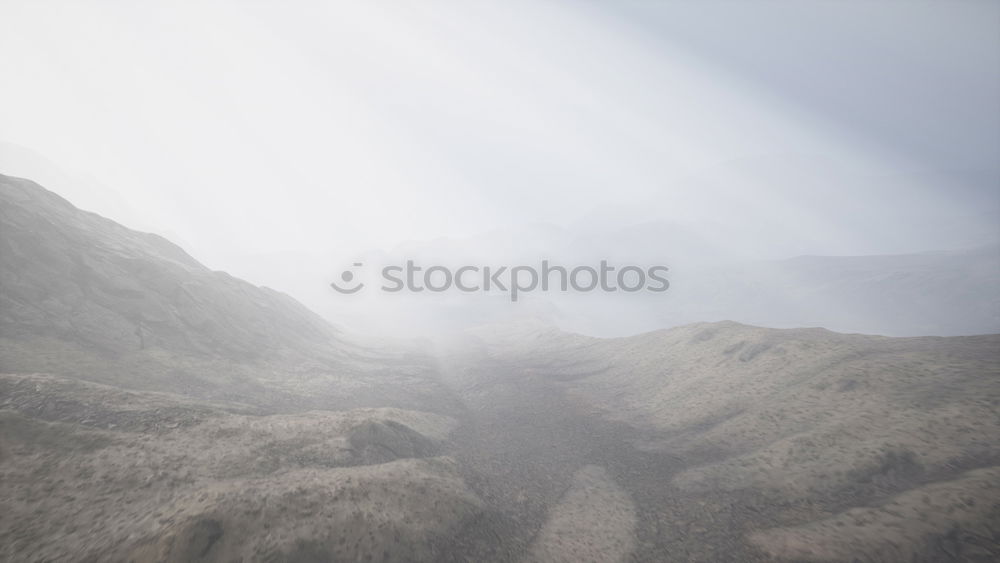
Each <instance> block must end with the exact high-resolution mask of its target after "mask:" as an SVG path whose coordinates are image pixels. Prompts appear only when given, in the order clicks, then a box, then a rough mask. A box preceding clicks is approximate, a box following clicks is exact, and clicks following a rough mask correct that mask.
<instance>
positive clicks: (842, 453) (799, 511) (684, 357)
mask: <svg viewBox="0 0 1000 563" xmlns="http://www.w3.org/2000/svg"><path fill="white" fill-rule="evenodd" d="M472 346H479V347H480V351H478V352H477V353H476V354H477V355H478V356H480V357H489V358H491V361H493V362H498V363H500V364H501V365H503V366H505V368H506V369H507V370H509V373H508V374H507V375H506V376H505V379H506V380H514V381H517V382H518V383H516V385H517V386H518V387H523V388H528V387H530V386H532V385H539V384H541V385H545V386H547V387H549V388H552V389H558V390H560V392H561V393H562V396H563V397H564V398H565V400H566V401H567V403H568V404H569V405H573V407H572V408H575V409H578V410H580V411H582V412H585V413H588V415H587V416H595V417H599V418H601V419H604V420H605V421H608V423H610V424H612V425H622V424H624V425H625V427H626V428H631V429H633V431H632V432H631V433H629V432H626V435H629V434H630V435H629V437H628V438H626V439H627V440H628V441H629V442H630V444H631V446H632V448H634V450H633V451H632V453H630V454H629V455H633V456H635V457H636V460H641V459H643V455H642V454H640V453H638V452H645V455H646V456H649V457H651V458H652V459H659V460H660V461H659V462H657V463H659V464H660V471H659V474H658V475H657V474H656V473H657V472H652V473H650V474H649V475H648V476H647V477H635V476H633V477H632V478H633V479H634V481H633V482H631V483H630V482H629V481H627V480H621V479H620V480H619V483H622V486H624V487H625V488H626V489H630V488H632V490H631V491H630V492H631V493H632V495H633V498H636V499H637V500H638V499H643V498H644V497H648V496H650V495H663V496H666V497H669V498H673V499H693V500H691V502H698V503H707V504H703V506H712V505H713V503H723V504H716V505H715V508H714V509H712V510H714V511H718V512H715V513H712V514H709V515H707V522H708V524H699V526H701V529H702V530H704V533H705V534H708V536H705V537H703V538H702V539H703V540H705V541H707V538H708V537H711V534H713V532H712V529H713V526H718V525H720V524H721V523H722V522H724V521H725V519H731V518H733V517H734V516H736V515H738V514H740V513H742V515H741V516H739V517H737V519H736V521H735V522H728V523H727V524H726V525H727V526H729V527H730V529H732V530H733V531H738V532H737V533H738V535H739V536H740V538H741V539H739V540H738V541H737V542H736V545H740V546H742V547H740V548H739V549H746V550H747V551H746V552H745V553H746V554H747V555H746V556H747V557H751V556H753V557H764V556H766V557H765V558H766V559H772V558H774V559H782V560H785V559H787V560H796V561H802V560H809V561H843V560H854V559H860V560H865V561H869V560H870V561H902V560H906V561H911V560H919V561H939V560H954V561H985V560H990V557H994V556H996V555H997V554H1000V548H998V545H997V543H996V541H997V540H996V538H997V537H998V534H1000V492H998V491H1000V480H998V475H1000V473H998V472H1000V441H998V440H997V436H1000V415H998V413H1000V335H991V336H970V337H951V338H888V337H874V336H865V335H846V334H837V333H832V332H829V331H826V330H823V329H795V330H774V329H765V328H758V327H751V326H745V325H739V324H736V323H730V322H726V323H707V324H696V325H690V326H686V327H680V328H676V329H670V330H666V331H659V332H653V333H648V334H644V335H640V336H636V337H631V338H620V339H595V338H589V337H582V336H576V335H571V334H566V333H561V332H558V331H555V330H553V329H550V328H546V327H544V326H541V325H530V324H529V325H521V326H518V327H511V326H508V327H502V328H491V329H488V330H486V329H484V330H482V331H480V332H479V333H478V334H477V337H476V342H474V343H470V342H465V343H463V344H461V345H460V346H459V348H462V349H469V348H470V347H472ZM497 385H500V383H499V382H498V380H497V379H494V378H492V377H486V376H485V374H484V376H482V377H480V378H479V380H478V383H477V384H476V386H477V387H478V388H479V389H480V392H482V391H481V390H482V388H484V387H487V388H490V387H495V386H497ZM535 416H537V415H535ZM611 428H616V426H611ZM619 434H620V432H619ZM594 439H595V440H598V439H599V438H598V436H596V435H595V436H594ZM606 447H607V448H608V449H612V448H613V447H615V446H610V445H609V446H606ZM647 460H648V458H647ZM591 461H592V462H594V461H596V460H591ZM627 474H628V473H626V475H627ZM641 474H642V471H640V472H639V473H638V475H641ZM644 479H650V480H652V481H653V482H656V483H658V484H657V485H656V487H658V488H657V489H656V492H653V491H650V490H646V491H644V490H642V489H641V484H642V481H643V480H644ZM633 487H635V488H633ZM664 491H669V492H667V493H664ZM640 504H641V502H640ZM724 506H728V508H724ZM660 510H662V511H663V512H667V513H669V511H670V505H669V504H668V501H666V500H664V501H663V502H662V504H661V506H660ZM663 512H661V515H660V518H662V517H663V516H662V515H663ZM710 512H711V511H710ZM680 515H681V517H678V514H677V513H674V514H673V515H668V516H667V518H668V519H671V520H675V519H680V520H683V519H684V518H690V516H688V515H685V513H684V512H681V513H680ZM646 518H655V517H654V516H651V515H648V514H647V515H646ZM702 518H703V519H704V518H705V517H704V516H703V517H702ZM641 519H642V518H641V517H640V520H641ZM716 531H718V529H717V528H716ZM658 533H660V534H662V533H663V530H660V532H658ZM718 541H731V538H729V539H726V540H723V539H721V538H720V540H718ZM692 549H694V550H695V552H698V551H697V548H692ZM729 555H730V556H731V555H732V554H731V553H730V554H729ZM708 559H709V560H711V559H713V557H708Z"/></svg>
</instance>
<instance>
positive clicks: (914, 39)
mask: <svg viewBox="0 0 1000 563" xmlns="http://www.w3.org/2000/svg"><path fill="white" fill-rule="evenodd" d="M0 10H2V16H3V19H4V21H6V22H8V26H7V28H8V29H7V31H6V32H5V33H4V34H3V36H2V37H0V51H2V52H5V53H10V54H14V53H16V54H17V56H5V57H0V72H3V74H4V76H6V77H7V80H6V86H5V88H4V89H3V92H2V93H0V99H2V100H3V102H4V103H3V104H0V141H4V144H2V145H0V164H2V165H3V167H4V172H5V173H7V174H12V175H15V176H24V177H29V178H33V179H36V180H38V181H40V182H42V183H43V185H46V186H48V187H49V188H50V189H53V190H55V191H56V192H58V193H60V194H61V195H64V196H65V197H67V198H68V199H69V200H70V201H72V202H73V203H74V204H76V205H78V206H81V207H82V208H84V209H89V210H92V211H95V212H98V213H101V214H104V215H106V216H109V217H112V218H114V219H116V220H118V221H121V222H123V223H124V224H126V225H129V226H132V227H134V228H138V229H142V230H147V231H152V232H156V233H159V234H162V235H164V236H166V237H168V238H169V239H171V240H174V241H176V242H178V243H179V244H181V245H182V246H183V247H184V248H185V249H186V250H188V251H189V252H191V253H192V254H193V255H194V256H195V257H196V258H198V259H199V260H201V261H203V262H204V263H206V264H208V265H210V266H211V267H212V268H216V269H219V270H224V271H227V272H230V273H232V274H234V275H237V276H240V277H244V278H246V279H248V280H250V281H252V282H254V283H257V284H261V285H267V286H270V287H273V288H276V289H278V290H281V291H284V292H288V293H289V294H291V295H292V296H294V297H296V298H297V299H299V300H301V301H303V302H304V303H306V304H307V305H308V306H309V307H310V308H312V309H314V310H316V311H318V312H320V313H321V314H323V315H324V316H325V317H327V318H328V319H330V320H331V321H333V322H335V323H338V324H342V325H346V326H348V327H352V328H356V329H364V330H372V331H376V332H382V331H391V332H399V331H401V332H402V333H404V334H408V333H413V332H416V333H421V332H424V331H425V326H426V323H427V322H429V320H433V322H441V323H442V328H445V327H458V328H461V327H465V326H470V325H473V324H479V323H482V322H490V321H493V320H497V319H498V318H505V317H509V316H515V317H520V316H529V317H542V318H545V319H547V320H550V321H552V322H556V323H558V324H560V325H561V326H563V327H564V328H568V329H571V330H578V331H582V332H586V333H589V334H602V335H621V334H631V333H635V332H639V331H642V330H648V329H652V328H659V327H663V326H674V325H676V324H682V323H684V322H689V321H692V320H706V319H709V318H712V319H714V318H719V319H723V318H734V319H737V320H741V321H746V322H756V323H760V324H766V325H768V326H801V325H803V324H817V325H824V326H836V327H837V328H839V329H843V330H849V331H850V330H854V331H863V332H878V333H885V334H896V335H907V334H965V333H975V332H984V331H989V330H995V329H996V328H997V322H998V321H997V320H996V319H997V312H996V307H995V304H996V297H995V292H992V291H991V290H990V289H989V286H990V284H991V283H992V282H994V281H995V280H996V279H997V276H998V271H1000V256H998V253H997V252H996V250H995V247H992V248H993V250H989V248H991V247H990V245H995V244H997V243H998V241H1000V228H998V224H1000V223H998V221H1000V219H998V217H1000V195H998V194H1000V189H998V182H1000V172H998V168H997V158H996V155H997V154H998V151H1000V133H998V131H1000V110H998V108H997V106H996V104H995V100H996V99H997V98H998V97H1000V83H998V78H997V73H996V72H995V70H996V69H997V68H998V67H1000V55H998V53H1000V38H998V37H997V35H996V33H995V25H993V24H991V22H995V21H996V19H997V18H998V17H1000V14H998V8H997V7H996V6H995V5H993V4H990V3H973V2H970V3H959V4H955V5H949V6H948V7H947V9H945V7H944V6H942V5H940V4H933V3H914V4H905V5H897V4H893V5H879V4H864V5H862V4H853V3H852V4H847V3H820V4H816V5H815V6H810V7H809V8H808V9H806V8H804V7H796V6H791V5H787V4H783V3H779V4H754V5H753V6H733V5H731V4H729V3H725V4H723V3H709V4H705V5H699V6H694V5H691V4H687V3H657V4H652V3H640V2H628V3H616V4H614V5H613V6H612V5H604V6H597V5H591V4H585V5H578V4H570V3H545V4H539V3H528V2H522V3H512V4H505V5H504V6H503V7H502V8H501V7H500V6H490V5H485V4H477V5H474V6H471V5H457V4H452V3H429V4H428V3H425V4H421V5H419V6H416V5H392V6H371V5H368V4H363V3H353V2H343V3H332V4H331V3H321V2H316V3H308V2H302V3H296V4H295V6H294V7H293V8H288V7H286V6H278V5H276V4H270V3H250V4H247V3H238V4H236V3H234V4H226V3H212V4H210V5H200V6H197V7H196V6H193V5H175V6H171V5H159V6H155V7H153V8H150V9H149V10H146V9H141V10H140V9H138V8H136V7H131V6H127V5H124V4H118V3H108V4H105V5H102V7H101V9H93V7H86V6H81V5H78V4H76V3H65V4H62V5H60V6H59V9H58V10H51V9H48V8H46V7H42V6H39V5H37V4H35V3H28V2H12V3H6V4H5V6H4V8H0ZM844 37H850V38H851V41H848V42H845V41H843V38H844ZM42 155H44V156H42ZM46 159H48V160H46ZM51 162H55V163H58V165H54V164H51ZM984 247H985V248H987V250H986V251H983V250H982V249H983V248H984ZM977 249H978V250H977ZM925 252H938V253H940V252H960V253H961V252H967V253H968V252H971V256H973V258H968V259H967V260H965V261H961V260H959V262H961V264H960V265H959V264H957V263H956V262H955V261H954V260H952V261H950V262H948V265H947V267H948V268H952V270H949V272H950V273H947V272H943V271H942V270H941V268H942V267H945V266H943V265H942V264H940V263H938V262H937V261H936V260H937V258H934V256H936V255H932V256H931V257H929V258H928V257H926V256H925V258H924V259H923V260H924V261H923V263H921V265H920V266H907V267H908V268H910V270H906V269H905V268H904V270H900V269H899V267H898V263H899V261H900V260H902V261H903V262H906V263H907V264H910V262H908V261H907V259H904V258H899V259H897V258H893V259H886V260H883V261H881V262H879V261H878V259H873V262H871V263H870V264H869V266H867V267H866V268H865V269H863V271H861V272H859V271H858V270H857V269H856V268H854V269H851V268H848V269H847V270H846V271H845V270H844V269H843V268H842V267H841V264H843V263H842V262H837V261H832V262H830V265H829V266H822V267H823V268H829V271H828V272H825V273H824V274H817V273H816V272H814V271H811V272H808V273H807V272H800V271H798V269H797V267H790V266H788V265H783V264H784V263H783V262H782V261H785V260H789V259H793V258H795V257H798V256H830V257H837V256H839V257H856V256H884V255H894V256H895V255H900V256H901V255H911V254H920V253H925ZM407 259H415V260H423V261H424V262H425V263H426V264H427V265H431V264H435V263H442V264H452V265H461V264H463V263H469V264H494V265H503V264H507V265H516V264H520V263H537V262H539V261H541V260H544V259H548V260H551V261H556V262H559V263H563V264H565V265H579V264H594V263H597V262H599V261H600V260H609V261H612V262H616V263H618V264H621V265H624V264H627V263H635V264H638V265H644V266H650V265H654V264H662V265H665V266H667V267H669V268H670V269H671V275H672V276H674V277H675V283H674V285H673V287H672V289H671V291H670V292H668V293H667V294H666V295H660V296H652V297H650V296H648V295H642V296H635V295H615V296H609V295H603V294H593V295H586V296H582V295H530V296H527V298H526V299H524V300H522V301H521V302H520V303H518V304H517V305H516V306H511V304H510V303H509V302H508V301H507V300H505V299H504V298H503V297H499V298H497V297H496V296H491V295H479V294H476V295H465V294H461V293H456V292H447V293H446V294H441V295H433V296H432V295H399V296H394V298H392V299H389V298H385V297H386V296H384V295H379V294H377V293H376V294H375V295H366V296H357V295H356V296H343V295H338V294H336V293H334V292H331V291H330V288H329V285H328V284H329V283H330V282H331V281H335V280H336V279H337V277H338V276H339V275H341V272H342V271H344V270H345V269H347V268H349V267H350V266H351V264H353V263H355V262H357V261H359V260H360V261H366V260H367V261H369V264H372V263H382V262H386V261H388V262H393V263H399V262H401V261H405V260H407ZM916 260H918V261H920V260H921V259H916ZM914 268H915V270H914ZM900 275H902V276H905V277H907V280H909V281H908V282H907V284H906V287H907V288H908V289H907V291H910V292H911V293H912V296H914V297H917V298H919V299H920V300H922V301H930V302H932V303H931V304H930V305H928V306H927V307H926V310H923V311H921V312H920V313H917V314H914V315H911V316H910V317H912V318H910V317H907V318H909V320H904V318H903V316H901V315H900V311H899V310H898V309H893V308H891V307H890V308H888V309H878V308H876V310H873V309H872V307H871V306H870V302H872V301H878V300H879V297H878V296H879V295H882V294H883V293H884V292H886V291H889V289H887V288H886V287H884V285H885V284H884V283H882V282H881V281H880V280H883V279H884V278H886V277H892V276H900ZM852 276H853V277H852ZM746 278H750V281H749V282H747V281H743V280H745V279H746ZM831 278H832V279H834V280H838V281H837V282H835V283H833V285H835V286H836V285H837V284H840V286H841V287H840V288H839V289H838V287H830V286H831V283H830V282H829V280H830V279H831ZM952 278H955V279H958V280H959V281H960V282H961V283H959V284H958V286H957V287H956V286H955V284H953V283H952V282H953V281H954V280H953V279H952ZM734 280H740V281H738V282H735V281H734ZM760 288H775V289H774V291H775V293H777V292H779V291H786V290H794V291H796V292H797V293H798V294H799V295H801V298H800V299H797V300H796V305H795V306H794V310H791V307H792V306H791V305H789V304H788V303H787V302H786V301H787V300H785V301H782V300H775V301H774V302H769V301H767V300H765V302H760V303H757V304H756V305H747V304H746V301H747V300H748V299H750V298H751V296H752V295H755V294H758V293H760V291H759V289H760ZM845 288H853V289H845ZM768 290H770V289H768ZM842 293H843V294H849V295H840V294H842ZM981 299H987V300H988V301H989V302H990V303H991V305H990V307H987V312H986V313H982V314H981V315H979V317H980V318H979V320H977V321H975V322H968V323H964V324H963V323H956V322H952V321H951V320H949V318H950V317H962V316H963V314H964V313H962V312H959V313H955V312H954V308H955V307H956V305H955V303H956V302H957V303H959V305H958V307H960V308H961V307H964V306H965V305H962V304H969V303H974V302H976V301H977V300H981ZM845 300H847V301H850V302H849V303H844V301H845ZM980 309H981V308H980ZM949 310H951V311H952V312H951V313H949V312H948V311H949ZM626 311H627V313H626ZM962 311H964V309H962ZM991 319H992V320H991Z"/></svg>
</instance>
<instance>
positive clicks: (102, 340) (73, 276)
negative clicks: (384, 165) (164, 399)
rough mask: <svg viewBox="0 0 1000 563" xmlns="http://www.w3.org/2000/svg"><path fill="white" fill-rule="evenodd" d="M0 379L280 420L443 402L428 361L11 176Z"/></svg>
mask: <svg viewBox="0 0 1000 563" xmlns="http://www.w3.org/2000/svg"><path fill="white" fill-rule="evenodd" d="M0 358H2V360H0V369H2V370H3V371H7V372H44V373H51V374H56V375H63V376H68V377H74V378H82V379H88V380H92V381H97V382H103V383H110V384H114V385H119V386H123V387H127V388H131V389H146V390H155V391H167V392H176V393H181V394H184V395H188V396H193V397H198V398H207V399H220V400H227V401H243V402H248V403H251V404H255V405H261V406H265V407H266V408H269V409H275V408H278V409H296V408H304V407H309V406H322V407H324V408H330V407H332V406H338V407H349V406H358V405H368V406H385V405H397V406H410V407H414V406H420V404H421V402H422V401H428V402H432V401H439V400H440V395H441V393H440V391H441V390H440V389H437V388H435V387H434V384H433V382H430V381H429V380H428V374H429V371H428V369H429V368H428V366H427V365H426V363H425V362H423V360H419V359H416V360H415V359H413V358H412V357H410V356H407V355H406V354H399V353H392V352H387V351H385V350H375V349H371V348H366V347H364V346H359V345H358V344H356V343H353V342H351V340H350V339H349V338H347V337H345V336H344V335H342V334H341V333H340V332H339V331H338V330H337V329H335V328H334V327H332V326H331V325H330V324H329V323H327V322H326V321H324V320H323V319H321V318H320V317H318V316H317V315H315V314H314V313H312V312H310V311H309V310H308V309H306V308H305V307H303V306H302V305H301V304H299V303H298V302H296V301H295V300H293V299H291V298H290V297H288V296H286V295H284V294H282V293H279V292H277V291H274V290H271V289H268V288H265V287H257V286H254V285H252V284H249V283H247V282H245V281H243V280H239V279H236V278H234V277H232V276H230V275H228V274H226V273H224V272H216V271H212V270H210V269H208V268H206V267H205V266H203V265H201V264H199V263H198V262H197V261H195V260H194V259H193V258H191V257H190V256H188V255H187V254H186V253H185V252H184V251H183V250H181V249H180V248H179V247H177V246H175V245H174V244H172V243H171V242H169V241H167V240H165V239H163V238H161V237H159V236H156V235H152V234H148V233H140V232H137V231H133V230H130V229H128V228H125V227H123V226H121V225H119V224H117V223H115V222H113V221H110V220H108V219H105V218H103V217H100V216H98V215H95V214H93V213H88V212H86V211H82V210H80V209H77V208H75V207H74V206H73V205H71V204H70V203H69V202H67V201H66V200H64V199H62V198H61V197H59V196H58V195H56V194H54V193H52V192H49V191H47V190H45V189H44V188H42V187H41V186H39V185H37V184H35V183H33V182H31V181H29V180H23V179H18V178H12V177H9V176H2V175H0Z"/></svg>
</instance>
